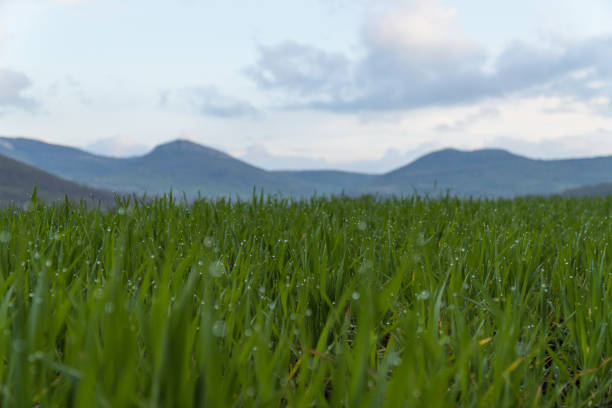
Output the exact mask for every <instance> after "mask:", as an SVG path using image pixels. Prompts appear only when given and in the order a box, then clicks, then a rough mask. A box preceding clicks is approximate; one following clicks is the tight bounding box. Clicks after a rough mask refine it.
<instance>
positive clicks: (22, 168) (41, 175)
mask: <svg viewBox="0 0 612 408" xmlns="http://www.w3.org/2000/svg"><path fill="white" fill-rule="evenodd" d="M34 187H36V190H37V195H38V197H39V198H42V199H43V200H45V201H55V200H63V199H64V198H65V196H66V195H67V196H68V197H69V198H70V199H72V200H80V199H85V200H86V201H88V202H90V203H91V202H92V201H93V202H98V201H100V202H101V204H104V205H112V204H113V203H114V198H113V195H112V194H111V193H108V192H103V191H98V190H94V189H92V188H88V187H83V186H80V185H78V184H75V183H72V182H69V181H66V180H62V179H60V178H59V177H56V176H54V175H51V174H49V173H46V172H44V171H41V170H39V169H37V168H34V167H32V166H29V165H27V164H24V163H20V162H18V161H16V160H13V159H10V158H8V157H6V156H2V155H0V206H2V207H5V206H7V205H10V204H16V205H21V204H23V203H25V202H27V201H28V200H29V199H30V197H31V195H32V192H33V191H34Z"/></svg>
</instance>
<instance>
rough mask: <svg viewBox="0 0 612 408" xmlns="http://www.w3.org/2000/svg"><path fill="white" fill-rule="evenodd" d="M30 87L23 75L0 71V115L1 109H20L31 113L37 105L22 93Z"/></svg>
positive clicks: (28, 81) (28, 80)
mask: <svg viewBox="0 0 612 408" xmlns="http://www.w3.org/2000/svg"><path fill="white" fill-rule="evenodd" d="M31 86H32V81H30V78H28V77H27V76H26V75H25V74H23V73H21V72H17V71H12V70H8V69H0V114H1V113H2V108H5V109H6V108H21V109H25V110H29V111H33V110H35V109H36V108H37V107H38V103H37V102H36V101H35V100H34V99H31V98H29V97H27V96H24V95H23V93H24V92H25V91H26V90H27V89H28V88H30V87H31Z"/></svg>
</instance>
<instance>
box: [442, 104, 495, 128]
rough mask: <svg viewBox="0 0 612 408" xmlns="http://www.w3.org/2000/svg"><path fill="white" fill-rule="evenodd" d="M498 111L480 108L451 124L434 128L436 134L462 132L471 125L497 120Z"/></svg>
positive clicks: (443, 124)
mask: <svg viewBox="0 0 612 408" xmlns="http://www.w3.org/2000/svg"><path fill="white" fill-rule="evenodd" d="M499 116H500V111H499V110H498V109H497V108H480V110H478V112H475V113H472V114H470V115H467V116H466V117H465V118H463V119H459V120H456V121H454V122H452V123H450V124H449V123H442V124H439V125H437V126H436V127H434V130H436V131H438V132H464V131H466V130H467V129H469V128H470V126H472V125H473V124H475V123H477V122H480V121H481V120H486V119H491V118H498V117H499Z"/></svg>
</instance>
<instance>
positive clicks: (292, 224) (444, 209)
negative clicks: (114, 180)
mask: <svg viewBox="0 0 612 408" xmlns="http://www.w3.org/2000/svg"><path fill="white" fill-rule="evenodd" d="M611 242H612V198H593V199H565V198H551V199H544V198H529V199H515V200H497V201H486V200H458V199H454V198H451V197H445V198H440V199H428V198H407V199H402V200H399V199H390V200H376V199H375V198H372V197H362V198H358V199H352V198H344V197H341V198H334V199H326V198H313V199H310V200H306V201H287V200H282V199H275V198H263V197H254V198H253V199H252V200H250V201H246V202H245V201H242V202H236V201H233V202H230V201H227V200H218V201H205V200H202V201H197V202H195V203H194V204H193V205H189V206H187V205H183V204H179V203H177V202H175V201H173V200H172V199H171V198H165V199H158V200H156V201H151V202H148V203H145V202H138V201H137V202H133V201H132V202H130V203H128V202H127V201H123V202H121V203H120V205H119V207H118V209H117V210H115V211H106V210H101V209H90V208H88V207H87V206H86V205H82V206H75V205H72V206H71V205H68V204H64V205H62V204H56V205H53V206H44V205H39V204H38V205H37V204H32V205H30V206H29V208H28V209H25V210H24V209H8V210H2V211H0V357H1V358H2V361H0V406H2V407H113V408H114V407H191V406H198V407H241V406H244V407H249V406H257V407H277V406H281V407H311V406H318V407H326V406H329V407H342V406H345V407H377V406H384V407H411V406H414V407H455V406H457V407H459V406H460V407H471V406H474V407H515V406H528V407H557V406H558V407H561V406H571V407H589V406H606V403H608V404H609V403H610V402H611V401H612V362H611V357H612V331H611V329H610V325H611V323H612V304H611V303H612V292H611V291H612V248H610V243H611ZM608 406H609V405H608Z"/></svg>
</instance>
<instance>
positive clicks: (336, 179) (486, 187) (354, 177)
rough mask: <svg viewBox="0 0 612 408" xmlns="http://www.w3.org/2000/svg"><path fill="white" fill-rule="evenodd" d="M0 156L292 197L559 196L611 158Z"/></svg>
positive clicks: (113, 182) (227, 191)
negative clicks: (338, 160) (265, 163)
mask: <svg viewBox="0 0 612 408" xmlns="http://www.w3.org/2000/svg"><path fill="white" fill-rule="evenodd" d="M0 154H4V155H7V156H10V157H13V158H15V159H17V160H20V161H23V162H26V163H29V164H31V165H33V166H36V167H39V168H41V169H43V170H45V171H47V172H49V173H53V174H55V175H57V176H59V177H62V178H65V179H68V180H71V181H75V182H78V183H81V184H86V185H89V186H93V187H96V188H103V189H107V190H113V191H121V192H136V193H145V192H146V193H149V194H161V193H165V192H168V191H169V190H170V189H173V190H174V191H175V192H176V193H179V194H180V193H182V192H185V193H187V195H188V196H190V197H193V196H195V195H196V194H197V193H198V192H200V193H201V194H202V195H205V196H221V195H241V196H245V195H250V194H251V192H252V191H253V187H257V188H258V189H259V188H263V190H264V191H265V192H267V193H276V192H280V193H283V194H286V195H293V196H309V195H311V194H313V193H314V192H317V193H319V194H330V193H334V194H339V193H341V192H344V193H346V194H351V195H354V194H362V193H377V194H383V195H384V194H395V195H405V194H411V193H413V192H415V191H416V192H418V193H439V192H445V191H447V190H448V191H450V192H451V193H452V194H456V195H460V196H474V197H513V196H517V195H537V194H542V195H547V194H558V193H561V192H563V191H565V190H568V189H573V188H578V187H581V186H585V185H597V184H601V183H609V182H612V156H609V157H599V158H591V159H570V160H533V159H529V158H526V157H522V156H519V155H516V154H512V153H510V152H507V151H505V150H499V149H483V150H476V151H461V150H455V149H445V150H440V151H437V152H433V153H430V154H428V155H425V156H423V157H421V158H419V159H417V160H415V161H414V162H412V163H410V164H408V165H406V166H403V167H401V168H399V169H396V170H394V171H391V172H389V173H386V174H382V175H368V174H360V173H350V172H342V171H332V170H321V171H266V170H263V169H261V168H258V167H255V166H252V165H250V164H247V163H245V162H243V161H241V160H238V159H236V158H234V157H232V156H230V155H228V154H226V153H223V152H220V151H218V150H215V149H211V148H209V147H205V146H201V145H198V144H196V143H193V142H189V141H186V140H177V141H174V142H170V143H166V144H163V145H160V146H158V147H157V148H155V149H154V150H153V151H151V152H150V153H149V154H146V155H144V156H141V157H132V158H125V159H118V158H110V157H103V156H97V155H94V154H91V153H87V152H84V151H82V150H79V149H74V148H71V147H65V146H57V145H52V144H47V143H43V142H39V141H35V140H30V139H13V138H0Z"/></svg>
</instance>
